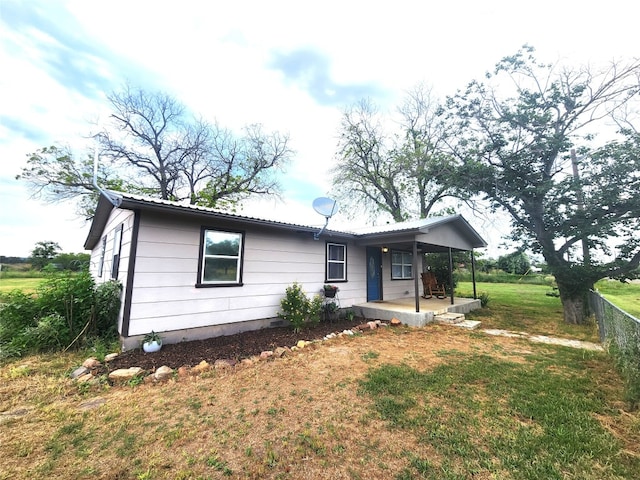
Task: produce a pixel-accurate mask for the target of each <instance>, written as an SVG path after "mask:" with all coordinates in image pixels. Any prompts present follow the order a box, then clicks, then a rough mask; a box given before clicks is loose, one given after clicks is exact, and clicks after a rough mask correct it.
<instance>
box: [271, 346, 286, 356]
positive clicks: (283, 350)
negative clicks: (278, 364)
mask: <svg viewBox="0 0 640 480" xmlns="http://www.w3.org/2000/svg"><path fill="white" fill-rule="evenodd" d="M288 351H289V349H288V348H286V347H278V348H276V349H275V350H274V351H273V354H274V355H275V356H276V357H278V358H282V357H284V356H285V355H286V354H287V352H288Z"/></svg>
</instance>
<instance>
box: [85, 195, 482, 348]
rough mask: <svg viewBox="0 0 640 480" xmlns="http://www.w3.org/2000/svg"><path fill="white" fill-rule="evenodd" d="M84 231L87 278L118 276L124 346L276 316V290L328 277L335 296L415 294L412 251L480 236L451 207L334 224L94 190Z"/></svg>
mask: <svg viewBox="0 0 640 480" xmlns="http://www.w3.org/2000/svg"><path fill="white" fill-rule="evenodd" d="M104 193H105V194H106V195H105V194H103V195H101V197H100V200H99V202H98V205H97V208H96V212H95V216H94V218H93V222H92V224H91V227H90V231H89V234H88V236H87V239H86V242H85V245H84V246H85V249H87V250H91V266H90V270H91V273H92V275H93V277H94V278H95V280H96V282H97V283H102V282H106V281H109V280H111V279H115V280H118V281H119V282H121V283H122V285H123V298H122V300H123V301H122V307H121V311H120V314H119V318H118V332H119V333H120V336H121V340H122V344H123V348H125V349H129V348H135V347H136V346H138V345H139V341H140V338H141V336H143V335H145V334H147V333H149V332H150V331H152V330H153V331H155V332H159V333H161V335H162V336H163V338H164V340H165V342H167V343H171V342H179V341H184V340H194V339H200V338H208V337H213V336H218V335H229V334H233V333H238V332H241V331H246V330H253V329H259V328H263V327H269V326H275V325H280V324H282V320H280V319H278V310H279V308H280V300H281V299H282V298H283V296H284V293H285V289H286V288H287V287H288V286H290V285H291V284H292V283H293V282H298V283H300V284H301V285H302V287H303V289H304V290H305V292H306V293H307V294H308V295H313V294H315V293H320V291H321V290H322V288H323V285H324V284H335V285H337V286H338V287H339V297H340V305H341V307H342V308H349V307H351V306H353V305H357V304H360V303H363V302H371V301H378V300H386V299H394V298H402V297H411V296H415V298H416V307H417V305H418V303H417V302H418V300H417V299H418V296H419V293H418V292H419V288H421V287H422V285H421V284H420V285H418V281H419V275H416V272H419V271H421V265H419V263H418V255H419V253H421V252H442V251H449V252H451V251H460V250H466V251H473V249H475V248H482V247H485V246H486V245H487V244H486V242H485V241H484V240H483V239H482V238H481V237H480V236H479V235H478V233H476V231H475V230H474V229H473V228H472V227H471V226H470V225H469V223H468V222H467V221H466V220H465V219H464V218H463V217H462V216H460V215H453V216H447V217H437V218H429V219H423V220H417V221H412V222H404V223H396V224H391V225H384V226H381V227H371V228H367V229H363V230H359V231H354V232H340V231H334V230H331V229H323V230H321V232H318V228H316V227H312V226H303V225H295V224H290V223H284V222H277V221H271V220H265V219H259V218H253V217H248V216H242V215H236V214H231V213H222V212H219V211H216V210H214V209H210V208H204V207H199V206H194V205H185V204H181V203H177V202H171V201H165V200H159V199H153V198H147V197H142V196H138V195H132V194H126V193H119V192H104Z"/></svg>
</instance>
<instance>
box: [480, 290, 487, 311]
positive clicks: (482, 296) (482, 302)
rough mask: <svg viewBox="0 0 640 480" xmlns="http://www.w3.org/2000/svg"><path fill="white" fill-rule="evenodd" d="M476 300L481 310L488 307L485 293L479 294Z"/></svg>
mask: <svg viewBox="0 0 640 480" xmlns="http://www.w3.org/2000/svg"><path fill="white" fill-rule="evenodd" d="M478 298H479V299H480V306H481V307H482V308H484V307H486V306H487V305H489V294H488V293H487V292H481V293H480V295H479V296H478Z"/></svg>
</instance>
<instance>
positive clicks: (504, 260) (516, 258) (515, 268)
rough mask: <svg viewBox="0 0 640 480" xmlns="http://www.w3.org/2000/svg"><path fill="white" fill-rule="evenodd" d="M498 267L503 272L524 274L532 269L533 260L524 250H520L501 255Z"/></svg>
mask: <svg viewBox="0 0 640 480" xmlns="http://www.w3.org/2000/svg"><path fill="white" fill-rule="evenodd" d="M498 268H499V269H500V270H502V271H503V272H507V273H513V274H516V275H524V274H526V273H527V272H528V271H529V270H530V269H531V262H529V258H528V257H527V255H526V254H525V253H524V252H523V251H522V250H518V251H515V252H512V253H508V254H507V255H501V256H499V257H498Z"/></svg>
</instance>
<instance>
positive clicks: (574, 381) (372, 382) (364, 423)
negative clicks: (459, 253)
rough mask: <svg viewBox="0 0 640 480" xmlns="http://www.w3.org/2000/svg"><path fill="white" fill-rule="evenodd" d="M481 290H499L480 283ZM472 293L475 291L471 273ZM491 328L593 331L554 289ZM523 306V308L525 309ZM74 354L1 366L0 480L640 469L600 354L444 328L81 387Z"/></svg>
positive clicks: (561, 473) (505, 305) (620, 474)
mask: <svg viewBox="0 0 640 480" xmlns="http://www.w3.org/2000/svg"><path fill="white" fill-rule="evenodd" d="M482 287H484V285H483V286H482ZM461 288H464V285H461ZM519 288H520V287H513V290H512V287H508V288H507V287H502V288H500V287H498V288H497V289H496V290H495V291H494V292H491V293H490V303H489V306H488V308H486V309H483V310H482V311H481V312H479V313H476V314H474V315H473V317H474V318H475V319H477V320H481V321H482V322H483V325H482V327H490V328H508V329H511V330H519V331H520V330H524V331H530V332H531V333H546V334H552V335H557V336H564V337H571V338H580V339H584V340H592V341H594V340H595V339H596V338H597V332H596V331H595V328H594V327H593V326H590V327H575V326H572V327H570V326H564V325H563V324H562V321H561V311H560V309H559V300H558V299H557V298H555V297H547V296H545V295H544V288H543V287H536V286H525V287H524V289H523V290H518V289H519ZM513 305H517V306H513ZM83 359H84V357H82V356H79V355H77V354H55V355H43V356H33V357H29V358H26V359H21V360H18V361H14V362H12V363H9V364H5V365H3V366H2V367H0V376H1V377H2V382H1V384H0V385H1V386H0V412H2V414H0V435H1V438H2V442H0V455H1V456H2V458H3V462H2V465H1V466H0V479H9V478H11V479H15V478H64V479H70V478H78V479H81V478H87V479H88V478H92V479H93V478H99V479H125V478H126V479H129V478H133V479H208V478H242V479H245V478H249V479H252V478H253V479H263V478H273V479H275V478H281V479H299V478H313V479H320V478H328V479H338V478H345V479H372V478H380V479H390V478H391V479H393V478H395V479H413V478H415V479H419V478H434V479H442V478H444V479H454V478H455V479H467V478H468V479H471V478H474V479H476V478H481V479H482V478H486V479H489V478H501V479H502V478H507V479H508V478H513V479H520V478H522V479H525V478H530V479H540V478H545V479H547V478H581V479H632V478H637V472H638V471H640V416H639V415H638V412H628V411H626V407H627V406H626V405H625V403H624V402H623V401H622V398H623V392H622V381H621V379H620V376H619V375H618V374H617V373H616V371H615V370H614V367H613V362H612V361H611V359H610V358H609V357H608V356H607V355H606V354H605V353H602V352H593V351H586V350H576V349H570V348H567V347H558V346H551V345H542V344H534V343H530V342H528V341H526V340H523V339H518V338H505V337H494V336H489V335H487V334H484V333H482V332H481V331H467V330H462V329H459V328H456V327H451V326H440V325H430V326H427V327H425V328H423V329H408V328H403V327H399V328H386V329H381V330H378V331H373V332H371V333H366V334H361V335H357V336H353V337H347V336H345V337H341V338H335V339H332V340H328V341H324V342H322V343H315V344H312V345H311V346H309V347H306V348H304V349H302V350H300V351H297V352H293V353H291V354H289V355H287V356H285V357H283V358H279V359H275V360H269V361H261V362H256V363H255V364H253V365H250V366H237V367H234V369H231V370H213V371H210V372H207V373H205V374H202V375H200V376H187V377H180V378H175V379H173V380H170V381H169V382H167V383H164V384H157V385H154V384H144V383H140V384H136V383H138V382H134V383H132V384H130V385H127V386H123V387H109V386H107V385H103V386H102V387H97V388H92V389H89V388H86V389H85V388H78V386H77V385H75V384H73V383H72V382H71V381H70V380H67V379H66V376H67V374H68V373H69V371H70V370H72V369H73V368H74V367H75V366H77V365H78V364H79V363H81V362H82V360H83Z"/></svg>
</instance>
